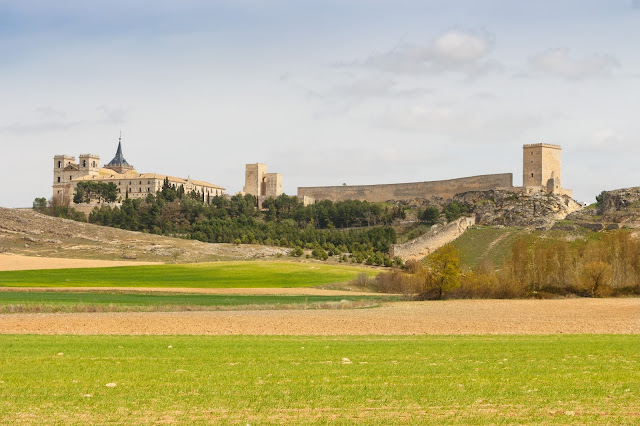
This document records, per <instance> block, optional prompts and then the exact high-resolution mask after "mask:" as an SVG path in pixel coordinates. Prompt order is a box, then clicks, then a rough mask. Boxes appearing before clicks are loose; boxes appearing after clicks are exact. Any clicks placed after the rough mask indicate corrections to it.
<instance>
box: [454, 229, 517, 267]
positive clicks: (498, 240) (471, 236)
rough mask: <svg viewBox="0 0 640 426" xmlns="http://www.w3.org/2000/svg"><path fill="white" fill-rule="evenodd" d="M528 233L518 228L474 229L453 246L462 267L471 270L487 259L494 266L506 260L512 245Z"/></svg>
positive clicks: (469, 230)
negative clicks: (457, 252)
mask: <svg viewBox="0 0 640 426" xmlns="http://www.w3.org/2000/svg"><path fill="white" fill-rule="evenodd" d="M527 232H528V231H526V230H523V229H518V228H493V227H475V228H471V229H468V230H467V231H465V233H464V234H462V235H461V236H460V237H458V238H457V239H456V240H455V241H454V242H453V245H454V246H455V247H456V248H457V249H458V250H459V251H460V263H461V265H462V266H463V267H468V268H473V267H475V266H477V265H478V263H479V262H480V261H481V260H482V259H483V258H484V257H487V258H488V259H490V260H491V261H492V262H493V264H494V265H495V266H500V265H502V263H503V262H504V261H505V260H506V258H507V256H508V255H509V253H510V251H511V247H512V246H513V243H514V242H515V241H516V240H517V239H518V238H520V237H522V236H524V235H525V234H526V233H527Z"/></svg>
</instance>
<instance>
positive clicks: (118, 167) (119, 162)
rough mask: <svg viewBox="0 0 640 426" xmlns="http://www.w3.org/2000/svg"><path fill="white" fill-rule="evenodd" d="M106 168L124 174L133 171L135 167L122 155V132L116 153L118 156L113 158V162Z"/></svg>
mask: <svg viewBox="0 0 640 426" xmlns="http://www.w3.org/2000/svg"><path fill="white" fill-rule="evenodd" d="M105 167H106V168H107V169H111V170H113V171H116V172H118V173H124V172H126V171H127V170H133V166H132V165H131V164H129V163H127V160H125V159H124V156H123V155H122V131H120V137H118V149H117V151H116V156H115V157H113V160H111V161H110V162H109V163H108V164H106V165H105Z"/></svg>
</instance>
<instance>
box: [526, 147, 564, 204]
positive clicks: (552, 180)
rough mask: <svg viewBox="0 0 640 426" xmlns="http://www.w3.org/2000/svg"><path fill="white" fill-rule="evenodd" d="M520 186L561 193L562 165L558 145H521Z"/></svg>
mask: <svg viewBox="0 0 640 426" xmlns="http://www.w3.org/2000/svg"><path fill="white" fill-rule="evenodd" d="M522 149H523V152H522V171H523V175H522V186H524V187H539V188H542V189H544V190H546V191H547V192H550V193H556V194H561V193H562V192H563V191H562V167H561V160H560V154H561V150H562V148H561V147H560V146H559V145H552V144H547V143H537V144H530V145H524V146H523V147H522Z"/></svg>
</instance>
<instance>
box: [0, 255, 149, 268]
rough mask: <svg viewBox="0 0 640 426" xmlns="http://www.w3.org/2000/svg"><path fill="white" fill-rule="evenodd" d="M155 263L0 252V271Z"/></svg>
mask: <svg viewBox="0 0 640 426" xmlns="http://www.w3.org/2000/svg"><path fill="white" fill-rule="evenodd" d="M157 264H158V263H157V262H135V261H131V260H96V259H93V260H91V259H64V258H56V257H36V256H21V255H18V254H0V271H23V270H27V269H63V268H102V267H109V266H134V265H157Z"/></svg>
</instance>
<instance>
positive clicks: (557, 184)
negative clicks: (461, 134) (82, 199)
mask: <svg viewBox="0 0 640 426" xmlns="http://www.w3.org/2000/svg"><path fill="white" fill-rule="evenodd" d="M560 152H561V147H560V146H559V145H552V144H544V143H540V144H531V145H524V146H523V186H521V187H515V186H513V175H512V174H511V173H502V174H491V175H481V176H471V177H464V178H459V179H450V180H441V181H431V182H413V183H394V184H381V185H355V186H348V185H342V186H315V187H299V188H298V198H299V199H301V200H303V201H304V203H305V205H306V204H312V203H314V202H315V201H316V200H331V201H334V202H335V201H344V200H351V199H353V200H361V201H370V202H385V201H412V200H415V199H425V198H427V199H428V198H434V197H435V198H442V199H444V200H449V199H451V198H452V197H453V196H454V195H456V194H461V193H464V192H469V191H489V190H498V189H506V190H509V191H512V192H516V193H528V194H533V193H537V192H545V193H552V194H559V195H567V196H569V197H571V196H572V195H573V192H572V191H571V190H570V189H564V188H562V167H561V161H560Z"/></svg>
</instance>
